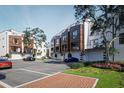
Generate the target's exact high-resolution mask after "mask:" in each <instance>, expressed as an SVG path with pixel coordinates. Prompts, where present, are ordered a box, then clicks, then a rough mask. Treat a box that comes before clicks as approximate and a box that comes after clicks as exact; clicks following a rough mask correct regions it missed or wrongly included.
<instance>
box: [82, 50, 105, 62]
mask: <svg viewBox="0 0 124 93" xmlns="http://www.w3.org/2000/svg"><path fill="white" fill-rule="evenodd" d="M84 60H86V61H103V60H104V59H103V50H89V51H86V54H85V55H84Z"/></svg>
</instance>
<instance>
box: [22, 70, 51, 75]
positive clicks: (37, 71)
mask: <svg viewBox="0 0 124 93" xmlns="http://www.w3.org/2000/svg"><path fill="white" fill-rule="evenodd" d="M20 70H24V71H28V72H33V73H37V74H44V75H51V74H47V73H42V72H38V71H32V70H28V69H20Z"/></svg>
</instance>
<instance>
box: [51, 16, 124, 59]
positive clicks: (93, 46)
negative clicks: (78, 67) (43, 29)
mask: <svg viewBox="0 0 124 93" xmlns="http://www.w3.org/2000/svg"><path fill="white" fill-rule="evenodd" d="M122 19H123V17H122V18H121V19H120V20H121V22H124V20H122ZM92 24H93V23H92V22H91V21H90V20H89V19H87V20H85V22H83V23H75V24H72V25H70V26H69V27H67V28H66V29H64V30H63V31H61V32H60V33H59V34H57V35H55V36H54V37H53V38H52V40H51V57H53V58H56V59H65V58H68V56H72V57H76V58H78V59H80V60H85V61H103V60H105V57H104V46H103V43H102V42H103V38H102V37H101V35H100V34H101V33H100V32H96V33H94V34H93V35H91V26H92ZM112 29H113V28H112V27H110V28H108V30H110V31H112ZM107 38H108V39H111V38H112V34H111V33H108V34H107ZM114 47H115V48H116V49H117V50H118V53H117V54H115V55H114V60H115V61H123V60H124V56H123V55H124V49H123V48H124V30H123V27H122V28H121V29H120V30H119V31H118V33H117V38H116V40H115V42H114ZM111 60H112V56H111Z"/></svg>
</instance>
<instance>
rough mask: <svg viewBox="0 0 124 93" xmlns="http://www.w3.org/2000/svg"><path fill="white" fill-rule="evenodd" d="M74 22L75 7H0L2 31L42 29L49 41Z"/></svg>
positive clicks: (0, 26) (0, 29)
mask: <svg viewBox="0 0 124 93" xmlns="http://www.w3.org/2000/svg"><path fill="white" fill-rule="evenodd" d="M74 21H75V17H74V9H73V6H64V5H63V6H59V5H58V6H54V5H53V6H45V5H41V6H36V5H35V6H0V31H3V30H7V29H14V30H16V31H24V30H25V28H26V27H31V28H33V27H40V28H41V29H43V30H44V31H45V34H46V35H47V41H50V40H51V38H52V36H54V35H55V34H56V33H58V32H60V31H61V30H63V29H64V28H66V27H67V26H68V25H70V24H72V23H73V22H74Z"/></svg>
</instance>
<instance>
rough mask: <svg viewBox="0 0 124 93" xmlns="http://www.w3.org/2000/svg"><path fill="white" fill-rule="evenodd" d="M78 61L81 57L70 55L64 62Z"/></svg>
mask: <svg viewBox="0 0 124 93" xmlns="http://www.w3.org/2000/svg"><path fill="white" fill-rule="evenodd" d="M78 61H79V59H78V58H76V57H69V58H67V59H65V60H64V62H78Z"/></svg>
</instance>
